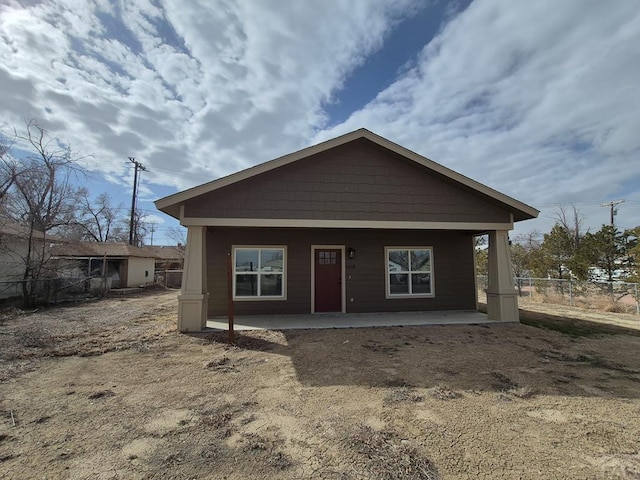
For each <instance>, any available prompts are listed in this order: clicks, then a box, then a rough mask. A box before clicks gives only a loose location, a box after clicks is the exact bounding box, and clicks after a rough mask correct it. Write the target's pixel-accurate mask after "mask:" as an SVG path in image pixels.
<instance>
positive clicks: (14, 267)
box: [0, 235, 49, 299]
mask: <svg viewBox="0 0 640 480" xmlns="http://www.w3.org/2000/svg"><path fill="white" fill-rule="evenodd" d="M34 244H35V248H36V250H37V251H36V252H35V253H34V255H36V256H37V257H40V254H41V253H42V247H43V245H42V240H39V239H36V240H35V242H34ZM48 246H49V244H48V243H46V244H45V245H44V247H45V250H46V251H45V255H47V256H48V255H49V248H48ZM27 250H28V241H27V239H26V238H17V237H14V236H11V235H1V236H0V299H3V298H11V297H16V296H22V285H21V284H20V283H14V282H20V281H22V278H23V275H24V268H25V267H24V258H25V257H26V256H27Z"/></svg>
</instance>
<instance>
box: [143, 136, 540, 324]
mask: <svg viewBox="0 0 640 480" xmlns="http://www.w3.org/2000/svg"><path fill="white" fill-rule="evenodd" d="M155 203H156V206H157V208H158V209H159V210H161V211H162V212H164V213H167V214H168V215H171V216H173V217H175V218H177V219H179V220H180V223H181V224H182V225H184V226H185V227H187V229H188V230H187V245H186V256H185V266H184V273H183V281H182V289H181V293H180V295H179V297H178V298H179V300H178V305H179V307H178V310H179V311H178V329H179V330H180V331H199V330H202V329H203V328H204V327H205V325H206V320H207V317H208V316H216V315H224V314H226V312H227V301H228V296H229V294H231V296H232V298H233V301H234V311H235V313H236V314H293V313H297V314H299V313H312V314H313V313H322V312H343V313H349V312H387V311H389V312H390V311H394V312H395V311H427V310H470V309H471V310H473V309H476V308H477V295H476V283H475V278H476V275H475V262H474V253H475V249H474V237H475V236H477V235H481V234H488V235H489V247H488V248H489V286H488V289H487V303H488V306H487V309H488V315H489V317H490V318H491V319H495V320H504V321H518V302H517V295H516V291H515V287H514V282H513V274H512V268H511V261H510V256H509V240H508V232H509V230H511V229H512V228H513V223H514V222H517V221H521V220H527V219H531V218H535V217H536V216H537V215H538V213H539V212H538V211H537V210H536V209H535V208H533V207H530V206H528V205H526V204H524V203H522V202H519V201H518V200H515V199H513V198H511V197H509V196H507V195H504V194H502V193H500V192H497V191H496V190H493V189H491V188H489V187H487V186H485V185H482V184H480V183H478V182H476V181H474V180H471V179H470V178H467V177H465V176H463V175H461V174H459V173H456V172H454V171H452V170H450V169H448V168H446V167H444V166H442V165H439V164H437V163H435V162H433V161H431V160H429V159H428V158H425V157H423V156H421V155H418V154H416V153H414V152H412V151H410V150H408V149H406V148H404V147H402V146H400V145H397V144H395V143H393V142H391V141H389V140H387V139H385V138H383V137H380V136H378V135H376V134H374V133H372V132H370V131H368V130H365V129H360V130H356V131H354V132H351V133H348V134H346V135H342V136H340V137H337V138H334V139H332V140H328V141H326V142H324V143H320V144H318V145H315V146H311V147H308V148H305V149H303V150H300V151H297V152H294V153H291V154H289V155H285V156H283V157H280V158H277V159H275V160H272V161H269V162H266V163H263V164H260V165H257V166H255V167H252V168H249V169H246V170H243V171H240V172H238V173H235V174H233V175H229V176H227V177H224V178H220V179H218V180H214V181H212V182H209V183H205V184H203V185H200V186H197V187H194V188H191V189H188V190H185V191H182V192H179V193H176V194H173V195H170V196H168V197H165V198H162V199H160V200H157V201H156V202H155ZM228 265H229V266H230V267H229V268H230V271H228ZM229 279H230V280H229ZM230 290H231V291H230Z"/></svg>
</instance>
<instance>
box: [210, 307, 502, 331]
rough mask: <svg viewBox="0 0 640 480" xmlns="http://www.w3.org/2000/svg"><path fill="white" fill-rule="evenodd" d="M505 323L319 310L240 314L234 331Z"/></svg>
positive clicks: (457, 314)
mask: <svg viewBox="0 0 640 480" xmlns="http://www.w3.org/2000/svg"><path fill="white" fill-rule="evenodd" d="M472 323H504V322H497V321H493V320H489V319H488V318H487V315H486V314H484V313H481V312H476V311H458V310H451V311H440V312H390V313H389V312H382V313H317V314H305V315H238V316H236V317H235V319H234V330H295V329H304V328H363V327H396V326H415V325H458V324H472ZM207 328H213V329H216V330H227V328H228V323H227V318H226V317H215V318H210V319H208V320H207Z"/></svg>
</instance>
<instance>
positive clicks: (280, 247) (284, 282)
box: [231, 245, 287, 302]
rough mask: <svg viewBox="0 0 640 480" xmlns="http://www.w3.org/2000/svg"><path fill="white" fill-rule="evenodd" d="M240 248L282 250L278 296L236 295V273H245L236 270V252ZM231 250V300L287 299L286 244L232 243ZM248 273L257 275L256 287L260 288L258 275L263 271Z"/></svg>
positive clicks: (264, 300)
mask: <svg viewBox="0 0 640 480" xmlns="http://www.w3.org/2000/svg"><path fill="white" fill-rule="evenodd" d="M240 249H246V250H282V273H281V275H282V295H278V296H273V295H269V296H260V295H256V296H246V295H245V296H238V295H236V275H244V274H247V272H236V252H237V251H238V250H240ZM231 250H232V257H233V258H232V259H231V267H232V270H233V275H232V283H233V285H232V287H233V300H234V301H239V302H245V301H248V302H270V301H274V300H276V301H282V300H286V299H287V246H286V245H232V246H231ZM258 256H260V254H258ZM249 274H250V275H255V276H256V277H258V282H257V285H258V289H259V288H260V281H259V280H260V278H259V277H260V275H262V274H263V273H260V272H255V273H249ZM278 275H280V272H278Z"/></svg>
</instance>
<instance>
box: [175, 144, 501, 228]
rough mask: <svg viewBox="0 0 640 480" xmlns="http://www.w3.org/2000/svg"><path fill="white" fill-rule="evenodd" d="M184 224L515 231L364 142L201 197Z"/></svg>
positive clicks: (440, 180) (464, 194)
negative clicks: (223, 221) (309, 222)
mask: <svg viewBox="0 0 640 480" xmlns="http://www.w3.org/2000/svg"><path fill="white" fill-rule="evenodd" d="M184 215H185V216H186V217H200V218H277V219H313V220H377V221H421V222H483V223H509V222H511V217H510V214H509V212H508V211H507V210H505V209H504V208H503V207H499V206H498V205H497V204H496V203H493V202H491V201H489V200H488V199H487V197H485V196H483V195H481V194H480V193H478V192H473V191H471V190H467V189H466V188H464V187H462V186H460V185H459V184H454V183H453V182H452V181H451V180H450V179H446V178H444V177H441V176H439V175H438V174H436V173H435V172H433V171H431V170H428V169H426V168H423V167H421V166H420V165H417V164H416V163H414V162H412V161H411V160H408V159H406V158H405V157H402V156H400V155H397V154H395V153H393V152H391V151H389V150H387V149H385V148H382V147H380V146H379V145H376V144H374V143H372V142H370V141H368V140H366V139H361V140H358V141H354V142H352V143H348V144H346V145H342V146H340V147H336V148H334V149H331V150H329V151H325V152H322V153H320V154H317V155H313V156H311V157H308V158H305V159H302V160H300V161H297V162H295V163H293V164H290V165H286V166H284V167H281V168H277V169H274V170H272V171H269V172H267V173H264V174H261V175H257V176H255V177H253V178H250V179H247V180H244V181H242V182H239V183H238V184H234V185H230V186H228V187H224V188H221V189H219V190H216V191H214V192H211V193H208V194H205V195H202V196H199V197H197V198H195V199H192V200H190V201H187V202H186V203H185V208H184Z"/></svg>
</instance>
